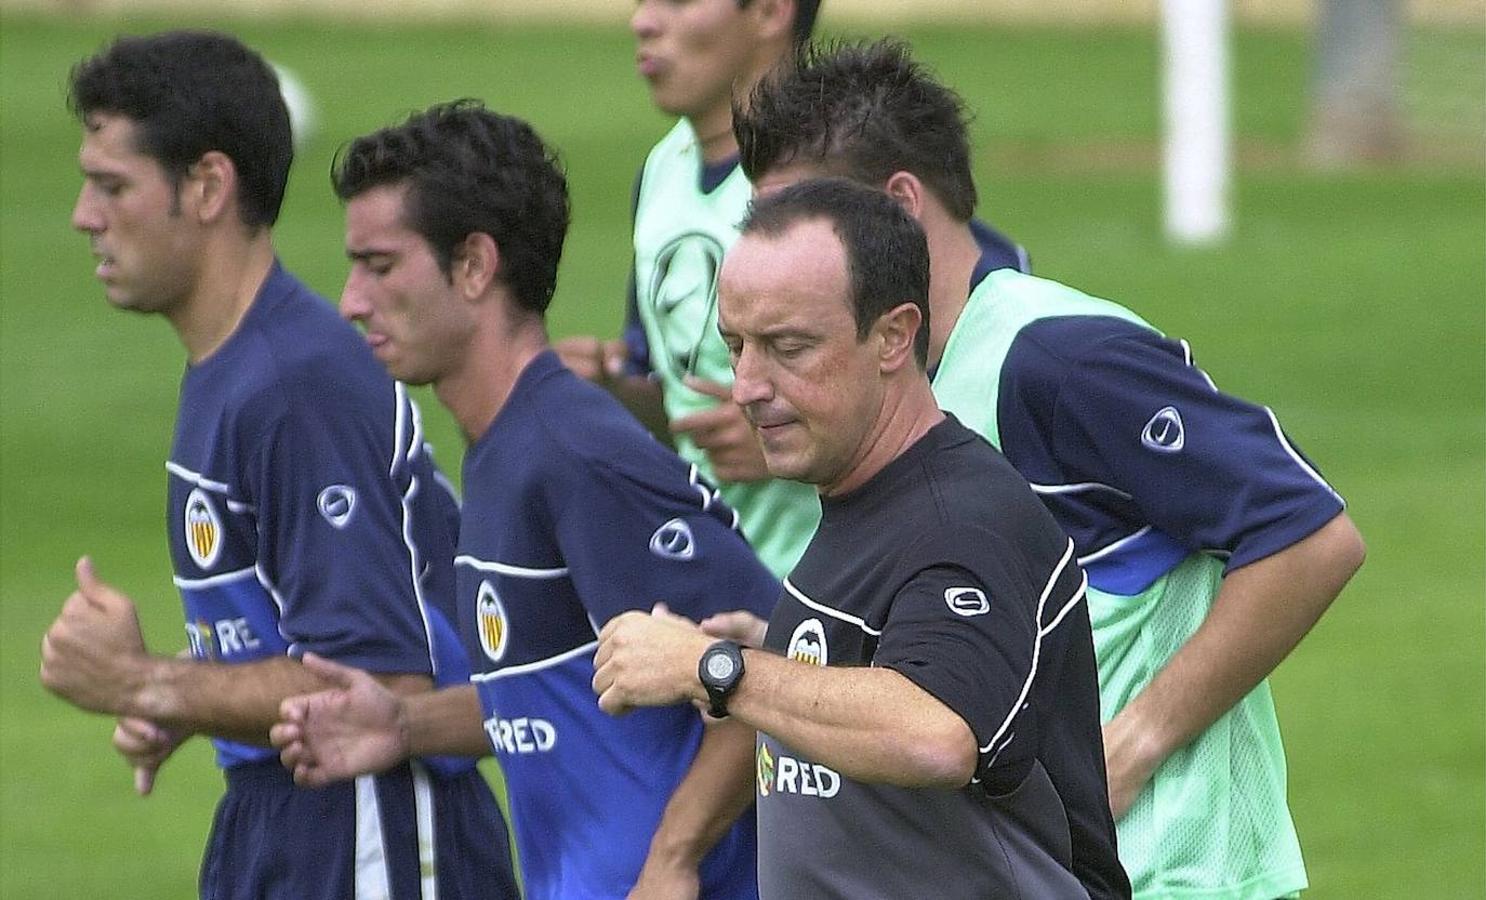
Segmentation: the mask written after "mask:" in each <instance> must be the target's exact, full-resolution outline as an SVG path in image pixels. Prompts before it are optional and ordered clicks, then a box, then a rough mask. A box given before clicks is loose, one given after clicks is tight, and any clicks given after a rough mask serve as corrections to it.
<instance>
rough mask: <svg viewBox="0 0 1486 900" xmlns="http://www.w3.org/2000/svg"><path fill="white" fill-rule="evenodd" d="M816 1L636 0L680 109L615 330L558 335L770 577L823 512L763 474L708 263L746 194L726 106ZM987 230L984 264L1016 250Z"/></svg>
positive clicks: (656, 173)
mask: <svg viewBox="0 0 1486 900" xmlns="http://www.w3.org/2000/svg"><path fill="white" fill-rule="evenodd" d="M818 12H819V0H691V2H687V3H675V2H669V0H642V2H640V3H639V4H638V6H637V7H636V9H635V12H634V15H633V16H632V17H631V19H630V27H631V29H632V30H633V32H634V35H635V42H636V64H637V67H638V69H639V72H640V75H641V76H642V77H643V78H644V79H645V81H646V84H647V86H648V87H649V89H650V96H651V99H652V100H653V101H654V103H655V105H656V106H657V107H659V108H660V109H661V110H662V111H664V112H666V113H668V114H671V115H675V116H677V117H679V121H677V123H676V125H675V127H674V128H672V129H671V131H670V132H669V133H668V134H667V135H666V136H665V137H664V138H663V139H662V140H661V141H660V143H658V144H657V145H656V146H655V148H654V149H652V150H651V151H650V154H649V156H648V157H647V158H646V160H645V164H644V166H643V167H642V169H641V171H640V173H639V176H638V178H637V180H636V182H635V192H634V254H635V255H634V268H633V269H632V271H631V273H630V290H629V301H628V304H627V307H626V316H625V326H624V337H623V339H622V340H613V341H603V340H599V339H596V338H592V337H577V338H567V339H565V340H562V341H559V342H558V343H557V348H558V352H559V353H560V354H561V355H562V358H563V361H564V362H565V363H566V364H567V365H568V366H569V367H570V368H572V369H573V370H574V371H575V372H578V373H579V374H581V375H583V376H584V377H586V378H589V379H592V380H595V381H598V382H599V383H601V384H604V385H605V386H607V387H609V388H610V389H611V390H613V391H614V392H615V393H616V394H617V395H618V396H620V397H621V399H623V400H624V401H625V403H626V405H627V406H629V407H630V409H631V411H632V412H635V413H636V415H637V416H639V418H640V419H641V421H643V422H646V423H647V424H649V425H650V426H651V427H652V429H653V430H655V431H657V432H658V433H660V434H662V435H663V436H667V437H669V438H670V439H671V440H672V441H673V442H674V444H675V446H676V450H677V452H678V453H680V455H681V457H682V458H683V459H685V460H687V461H688V462H690V463H692V464H694V465H696V467H697V468H698V470H699V471H700V472H701V474H702V475H703V476H704V477H706V478H707V479H708V480H709V481H711V482H712V483H713V484H716V485H718V487H719V488H720V490H721V492H722V495H723V497H725V498H726V499H727V501H728V503H729V504H730V505H731V506H732V507H733V508H734V509H736V510H737V511H738V514H739V516H740V517H741V518H742V528H743V533H744V535H745V536H746V537H747V538H748V540H749V542H750V543H751V544H752V545H753V546H754V548H755V549H756V550H757V551H758V554H759V556H760V557H761V558H762V559H763V560H764V563H765V564H766V565H768V566H769V568H770V569H771V570H773V572H774V573H775V574H776V575H781V576H782V575H784V574H785V573H786V572H788V571H789V570H790V568H791V567H792V566H793V565H794V563H795V561H796V560H798V559H799V557H800V554H801V553H802V552H803V551H804V549H805V544H806V543H807V542H808V541H809V539H810V535H811V534H813V533H814V531H815V526H816V523H817V522H818V521H819V516H820V510H819V504H818V503H817V502H816V499H815V496H814V492H813V491H811V490H810V488H808V487H807V486H804V485H800V484H795V483H792V482H788V481H779V480H775V479H771V478H770V477H769V475H768V471H767V470H766V469H765V467H764V462H763V455H762V453H761V452H760V450H759V447H758V443H757V440H756V439H755V438H754V436H753V434H752V433H751V432H750V430H749V428H748V423H747V422H746V421H745V420H744V418H743V414H742V412H741V410H740V409H739V407H738V405H737V404H736V403H734V402H732V400H731V399H730V397H729V385H730V384H731V383H732V374H731V371H730V370H729V368H728V359H727V348H726V347H725V346H724V345H723V343H722V341H721V340H720V339H719V337H718V335H717V273H718V271H719V269H720V267H721V265H722V257H723V254H724V252H725V251H726V250H727V248H728V247H730V246H731V245H732V243H733V241H734V240H735V239H736V238H737V234H738V224H739V223H740V222H741V221H742V219H743V215H744V213H745V212H746V210H747V206H748V201H749V198H750V196H751V190H752V189H751V186H750V184H749V182H748V178H747V175H746V174H745V173H744V172H743V171H741V169H740V168H739V165H738V145H737V142H736V140H735V139H734V137H733V129H732V118H733V104H734V100H735V98H737V97H741V96H745V95H746V94H747V92H748V90H749V89H750V88H752V86H753V85H754V84H756V83H757V82H758V80H759V79H760V78H761V77H762V76H763V75H764V73H766V72H767V71H769V70H770V69H772V68H773V67H775V66H776V65H777V64H778V63H779V62H780V61H782V60H788V59H789V57H790V55H791V53H792V51H793V49H794V48H795V47H798V46H800V45H803V44H804V43H805V42H806V41H808V40H809V38H810V34H811V32H812V30H813V28H814V25H815V20H816V16H817V13H818ZM986 233H987V235H989V236H993V237H992V240H993V243H994V249H993V250H992V251H991V253H992V256H993V260H994V264H995V265H997V266H1010V267H1013V268H1025V266H1026V255H1025V253H1024V252H1023V251H1022V250H1021V248H1019V247H1017V246H1016V245H1015V244H1014V243H1013V242H1011V241H1010V240H1008V239H1006V238H1004V237H1002V236H1000V235H999V234H995V233H994V232H993V231H992V230H990V229H986Z"/></svg>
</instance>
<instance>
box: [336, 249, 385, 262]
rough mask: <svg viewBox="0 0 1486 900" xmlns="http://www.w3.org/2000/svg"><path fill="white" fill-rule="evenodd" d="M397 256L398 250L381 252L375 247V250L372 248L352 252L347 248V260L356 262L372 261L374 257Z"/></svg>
mask: <svg viewBox="0 0 1486 900" xmlns="http://www.w3.org/2000/svg"><path fill="white" fill-rule="evenodd" d="M396 255H397V251H396V250H380V249H377V248H375V247H373V248H371V249H369V250H352V249H350V248H349V247H348V248H346V258H347V259H349V260H352V261H355V262H363V261H365V260H368V259H371V258H372V257H373V256H396Z"/></svg>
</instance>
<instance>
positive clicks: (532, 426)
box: [274, 101, 779, 898]
mask: <svg viewBox="0 0 1486 900" xmlns="http://www.w3.org/2000/svg"><path fill="white" fill-rule="evenodd" d="M335 187H336V192H337V194H339V195H340V196H341V197H342V198H343V199H344V200H345V201H346V251H347V254H348V255H349V257H350V259H351V272H350V274H349V276H348V277H347V280H346V286H345V290H344V293H343V295H342V298H341V311H342V313H343V314H344V315H345V316H347V317H349V318H351V319H353V320H355V321H357V322H359V323H360V324H361V325H362V326H363V328H364V329H365V331H366V338H367V341H368V342H369V343H370V344H371V346H372V347H373V349H374V350H375V352H376V354H377V356H378V358H380V359H381V360H382V362H383V363H385V364H386V366H387V367H388V369H389V370H390V371H391V372H392V373H393V374H394V375H395V376H396V377H398V378H401V379H405V380H408V381H413V382H420V383H422V382H427V383H432V384H433V387H434V393H435V394H436V395H437V396H438V398H439V400H440V402H441V403H443V404H444V405H445V406H447V407H448V408H449V410H450V411H451V412H452V413H453V415H454V418H455V420H456V421H457V422H458V423H459V426H460V428H461V430H462V431H463V432H464V434H465V437H466V438H467V439H468V441H469V442H470V446H469V451H468V453H467V455H466V458H465V470H464V488H465V501H464V506H463V509H462V521H461V527H460V539H459V552H458V556H457V557H456V560H455V564H456V565H455V568H456V577H457V580H458V599H459V624H460V632H461V634H462V635H463V636H464V643H465V647H466V649H467V650H468V651H469V653H470V656H471V659H472V660H473V661H474V663H475V667H476V669H477V672H476V674H475V675H474V677H473V682H474V683H473V684H472V685H467V686H465V687H463V688H451V689H446V690H442V691H438V692H436V693H434V694H420V695H416V696H408V697H403V698H402V699H401V701H399V699H398V698H397V696H396V695H395V694H394V693H393V692H390V691H387V690H385V689H384V688H383V687H381V686H379V685H377V684H376V683H375V682H374V681H372V680H370V679H369V678H367V677H366V676H365V675H364V674H362V673H359V672H356V671H355V670H354V669H349V668H346V667H343V666H330V665H324V666H322V665H320V664H318V663H316V662H315V661H313V659H309V658H307V660H306V662H307V664H310V665H314V666H315V667H316V668H317V670H318V671H321V672H323V673H324V674H325V675H326V676H327V677H329V678H332V679H334V680H336V681H337V682H338V685H339V687H338V689H337V690H333V691H329V692H322V693H320V694H317V695H312V696H309V697H304V698H296V699H293V700H290V701H288V702H286V703H285V704H284V722H283V723H281V724H280V725H278V726H275V729H274V740H275V743H277V744H279V745H280V746H281V747H282V748H283V750H284V753H283V756H284V762H285V764H286V765H287V766H289V767H291V768H292V769H293V770H294V773H295V777H296V778H297V779H299V780H300V781H301V782H303V783H306V784H311V785H318V784H323V783H326V782H328V781H331V780H333V779H336V778H342V777H346V776H349V775H353V774H356V773H359V772H365V771H374V770H377V769H380V768H382V767H384V766H387V765H391V764H393V763H395V762H396V761H397V760H399V759H402V758H403V757H405V756H407V755H408V754H410V753H411V754H420V753H461V754H470V755H477V754H483V753H488V752H490V751H492V750H493V751H494V752H495V754H496V755H497V756H498V757H499V758H500V761H501V766H502V769H503V770H504V772H505V775H506V783H507V787H508V789H509V792H510V800H511V813H512V820H513V826H514V828H515V832H516V839H517V840H516V843H517V849H518V856H519V859H520V863H521V869H522V875H523V880H524V885H525V889H526V895H527V896H528V897H536V898H567V897H624V896H626V895H632V896H668V897H669V896H686V895H693V896H694V895H696V894H697V893H698V891H700V893H701V894H702V895H703V896H708V897H752V896H754V893H755V886H754V885H755V873H754V836H753V823H752V818H751V817H743V818H739V817H740V814H741V813H742V812H743V810H744V809H746V808H747V804H748V797H747V793H748V792H747V781H746V779H747V770H748V760H749V759H750V758H751V753H752V746H753V732H752V730H751V729H748V728H746V727H743V726H739V725H737V724H736V723H722V724H717V725H712V726H704V724H703V721H702V719H701V717H700V716H699V715H698V713H697V711H696V710H694V709H692V708H691V707H690V706H686V705H680V706H673V707H670V708H666V709H655V710H649V711H647V712H645V713H641V714H637V715H635V716H631V717H629V718H626V719H622V720H616V719H611V718H609V717H608V716H606V715H604V714H603V713H602V712H601V711H600V710H599V708H598V705H597V703H596V701H595V698H594V697H593V694H592V693H591V692H590V691H589V688H588V685H589V681H590V679H591V678H592V676H593V653H594V647H595V645H596V632H597V631H598V629H599V628H600V627H602V625H603V624H604V623H605V622H607V621H608V620H609V619H611V618H613V617H614V616H615V615H617V614H619V613H621V612H624V611H626V610H636V609H640V610H647V611H648V610H650V609H651V608H652V606H653V605H654V604H656V603H657V602H663V603H665V604H668V605H669V606H670V608H671V609H673V610H675V611H676V612H678V613H680V614H682V615H686V616H690V617H693V618H701V617H703V616H706V615H708V614H710V613H713V612H716V611H719V610H723V609H728V608H731V607H732V605H733V604H735V603H737V602H741V603H742V604H743V605H744V606H746V607H748V608H749V609H752V610H754V611H755V612H756V613H760V614H762V613H765V612H767V610H768V609H769V608H770V607H771V606H772V605H773V603H774V600H775V598H776V596H777V592H778V587H779V585H778V582H777V581H776V580H775V579H774V578H773V576H771V575H770V574H769V572H768V570H767V569H765V568H764V567H763V566H762V565H761V564H760V563H759V562H758V560H757V559H756V557H755V556H754V555H753V553H752V551H751V550H750V549H749V547H748V545H747V544H746V543H745V542H744V541H743V540H742V538H741V536H740V535H739V534H738V532H737V530H736V525H737V521H736V518H737V517H736V516H735V515H734V514H733V512H732V510H731V509H730V508H729V507H728V506H727V504H726V503H725V502H723V501H722V499H721V498H720V497H718V495H717V494H716V492H715V491H714V490H713V489H712V488H711V487H709V486H708V484H707V483H706V482H705V481H704V480H703V479H701V478H700V477H699V476H698V474H697V470H696V468H695V467H694V466H689V465H688V464H686V463H684V462H683V461H682V460H680V459H679V458H677V457H676V456H675V455H674V454H673V453H671V452H670V451H669V450H667V449H665V448H664V447H663V446H662V445H661V444H660V443H658V442H657V441H656V440H654V438H653V437H651V435H650V434H649V433H647V432H646V431H645V430H644V429H643V428H641V427H640V426H639V424H638V423H636V422H635V421H634V419H633V418H632V417H630V416H629V415H628V414H627V413H626V412H625V411H624V409H623V407H621V406H620V405H619V403H618V402H617V401H616V400H614V398H613V397H611V396H610V395H609V394H608V393H606V392H605V391H603V390H602V389H600V388H598V387H596V386H594V385H592V384H589V383H587V382H585V381H583V380H582V379H580V378H578V377H577V376H575V375H574V374H573V373H572V372H570V371H568V370H567V369H566V368H564V367H563V366H562V364H561V363H560V362H559V361H558V358H557V356H556V354H555V353H553V352H552V351H551V349H550V347H549V345H548V342H547V333H546V324H545V312H546V309H547V306H548V303H549V302H550V301H551V298H552V292H553V288H554V285H555V281H556V273H557V264H558V258H559V256H560V255H561V252H562V244H563V239H564V236H565V233H566V228H567V224H568V200H567V191H566V183H565V179H564V177H563V175H562V174H561V172H560V171H559V169H558V168H557V166H556V164H555V160H554V158H553V156H552V154H551V151H549V150H548V149H547V148H546V147H545V146H544V144H543V143H542V141H541V139H540V138H539V137H538V136H537V135H536V134H535V133H534V132H533V131H532V130H531V128H530V127H529V126H527V125H526V124H525V123H523V122H521V121H519V120H517V119H513V118H511V117H508V116H502V115H498V114H496V113H493V112H490V111H488V110H486V109H484V108H483V107H481V106H479V105H478V104H476V103H474V102H472V101H462V102H458V103H453V104H448V105H443V106H436V107H434V108H432V109H430V110H428V111H427V112H424V113H420V114H417V115H414V116H413V117H412V118H410V119H409V120H408V121H407V122H406V123H404V124H402V125H400V126H397V127H393V128H388V129H385V130H383V131H379V132H377V133H374V134H371V135H368V136H365V137H362V138H359V139H357V140H356V141H354V142H352V143H351V145H350V146H349V147H348V148H347V149H346V150H345V151H343V153H342V154H341V156H340V159H339V162H338V164H337V168H336V172H335ZM740 788H741V792H740Z"/></svg>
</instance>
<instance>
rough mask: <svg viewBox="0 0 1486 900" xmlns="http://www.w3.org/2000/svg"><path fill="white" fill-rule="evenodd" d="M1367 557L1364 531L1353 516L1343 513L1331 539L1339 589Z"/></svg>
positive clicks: (1355, 572) (1338, 518)
mask: <svg viewBox="0 0 1486 900" xmlns="http://www.w3.org/2000/svg"><path fill="white" fill-rule="evenodd" d="M1366 559H1367V544H1366V543H1364V542H1363V540H1362V532H1360V531H1358V530H1357V526H1356V525H1355V524H1353V522H1352V519H1351V517H1349V516H1348V515H1346V514H1345V513H1343V514H1342V515H1340V516H1338V517H1337V520H1336V528H1335V534H1334V535H1333V536H1332V539H1331V562H1332V569H1333V572H1334V573H1335V574H1336V577H1337V581H1338V585H1337V590H1338V591H1340V590H1341V587H1342V586H1343V585H1345V584H1346V583H1347V582H1348V581H1350V580H1351V579H1352V576H1353V575H1356V574H1357V570H1358V569H1360V568H1362V563H1363V562H1364V561H1365V560H1366Z"/></svg>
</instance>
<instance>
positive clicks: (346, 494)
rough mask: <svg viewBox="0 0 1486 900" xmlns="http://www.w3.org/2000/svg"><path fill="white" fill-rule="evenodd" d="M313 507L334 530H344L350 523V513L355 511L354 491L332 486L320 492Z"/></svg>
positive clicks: (341, 486) (335, 485)
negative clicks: (316, 508)
mask: <svg viewBox="0 0 1486 900" xmlns="http://www.w3.org/2000/svg"><path fill="white" fill-rule="evenodd" d="M315 505H316V506H317V507H319V509H320V515H322V516H324V517H325V521H327V522H329V523H330V524H331V525H334V526H335V527H336V528H345V527H346V523H347V522H349V521H351V513H353V512H355V510H356V491H355V489H354V488H349V487H347V486H345V485H344V484H332V485H331V486H330V487H328V488H326V489H325V490H323V491H321V492H320V496H319V497H318V498H316V500H315Z"/></svg>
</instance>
